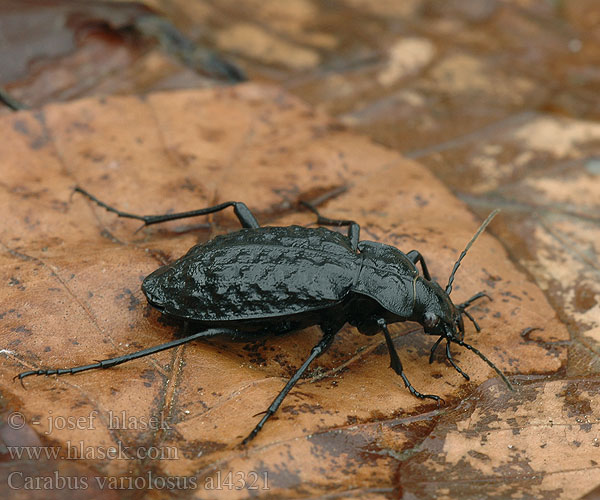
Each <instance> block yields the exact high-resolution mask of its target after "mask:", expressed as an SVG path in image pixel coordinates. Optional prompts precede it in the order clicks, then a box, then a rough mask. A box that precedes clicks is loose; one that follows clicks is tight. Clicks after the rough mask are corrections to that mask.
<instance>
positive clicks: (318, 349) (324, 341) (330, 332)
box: [242, 329, 339, 445]
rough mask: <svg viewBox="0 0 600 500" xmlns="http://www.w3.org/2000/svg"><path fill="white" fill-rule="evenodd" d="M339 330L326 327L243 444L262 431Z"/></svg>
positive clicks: (327, 347)
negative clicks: (317, 341) (307, 355)
mask: <svg viewBox="0 0 600 500" xmlns="http://www.w3.org/2000/svg"><path fill="white" fill-rule="evenodd" d="M338 330H339V329H326V333H325V334H324V335H323V338H321V340H320V341H319V343H318V344H317V345H316V346H314V347H313V348H312V351H311V352H310V356H309V357H308V358H307V359H306V361H305V362H304V363H302V366H301V367H300V368H298V370H297V371H296V373H294V375H293V376H292V378H291V379H289V380H288V382H287V384H285V387H284V388H283V389H282V390H281V392H280V393H279V394H278V395H277V397H276V398H275V399H274V400H273V402H272V403H271V405H270V406H269V408H267V410H266V411H265V412H264V416H263V417H262V418H261V420H260V422H258V424H257V425H256V427H255V428H254V429H253V430H252V432H251V433H250V434H249V435H248V437H247V438H246V439H244V440H243V441H242V445H246V444H248V442H250V441H251V440H252V439H254V438H255V437H256V435H257V434H258V433H259V432H260V430H261V429H262V428H263V426H264V425H265V422H266V421H267V420H268V419H269V418H270V417H271V415H273V414H274V413H275V412H276V411H277V408H279V406H280V405H281V403H282V402H283V400H284V399H285V397H286V396H287V394H288V393H289V392H290V391H291V390H292V388H293V387H294V386H295V385H296V383H297V382H298V380H300V377H301V376H302V374H303V373H304V372H305V371H306V369H307V368H308V366H309V365H310V364H311V363H312V362H313V361H314V360H315V358H317V357H319V356H320V355H321V354H323V353H324V352H325V351H326V350H327V349H329V346H330V345H331V343H332V342H333V339H334V338H335V334H336V333H337V332H338Z"/></svg>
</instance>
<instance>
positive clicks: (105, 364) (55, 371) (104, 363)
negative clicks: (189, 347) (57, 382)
mask: <svg viewBox="0 0 600 500" xmlns="http://www.w3.org/2000/svg"><path fill="white" fill-rule="evenodd" d="M232 332H235V330H231V329H229V328H211V329H209V330H204V331H202V332H199V333H195V334H194V335H190V336H189V337H184V338H181V339H176V340H172V341H171V342H167V343H166V344H160V345H157V346H154V347H149V348H148V349H143V350H141V351H137V352H132V353H129V354H124V355H123V356H118V357H116V358H110V359H103V360H101V361H97V362H96V363H91V364H89V365H82V366H74V367H72V368H51V369H41V370H30V371H26V372H22V373H19V374H18V375H17V376H16V377H14V378H15V379H16V378H18V379H19V380H21V381H22V380H23V379H24V378H25V377H29V376H30V375H65V374H67V373H70V374H74V373H80V372H85V371H88V370H93V369H95V368H110V367H111V366H115V365H120V364H121V363H125V362H127V361H132V360H134V359H138V358H141V357H144V356H150V355H151V354H155V353H157V352H160V351H164V350H166V349H171V348H172V347H177V346H179V345H181V344H185V343H187V342H191V341H192V340H196V339H198V338H200V337H211V336H213V335H220V334H224V333H226V334H231V333H232ZM21 383H22V382H21Z"/></svg>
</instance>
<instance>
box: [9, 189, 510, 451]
mask: <svg viewBox="0 0 600 500" xmlns="http://www.w3.org/2000/svg"><path fill="white" fill-rule="evenodd" d="M75 191H76V192H79V193H81V194H82V195H84V196H86V197H87V198H88V199H90V200H91V201H93V202H95V203H96V204H98V205H99V206H101V207H103V208H105V209H106V210H108V211H110V212H113V213H115V214H117V215H118V216H119V217H125V218H130V219H137V220H141V221H142V222H143V223H144V224H143V226H141V227H144V226H148V225H151V224H158V223H161V222H166V221H172V220H177V219H183V218H187V217H195V216H199V215H208V214H212V213H215V212H219V211H221V210H225V209H226V208H229V207H233V211H234V213H235V215H236V217H237V219H238V220H239V222H240V224H241V226H242V229H240V230H238V231H235V232H232V233H229V234H224V235H220V236H217V237H215V238H213V239H212V240H209V241H208V242H206V243H201V244H198V245H195V246H193V247H192V248H191V249H190V250H189V251H188V252H187V253H186V254H185V255H184V256H183V257H181V258H179V259H178V260H176V261H175V262H173V263H171V264H168V265H165V266H162V267H160V268H159V269H157V270H156V271H154V272H153V273H151V274H150V275H148V276H147V277H146V278H145V279H144V280H143V283H142V291H143V293H144V294H145V296H146V298H147V300H148V302H149V303H150V305H151V306H153V307H154V308H156V309H158V310H159V311H160V312H161V313H162V314H164V315H166V316H170V317H174V318H176V319H178V320H183V321H184V322H186V323H190V322H191V323H192V324H193V325H194V326H195V327H197V328H200V331H199V332H197V333H194V334H193V335H188V336H185V337H183V338H179V339H176V340H173V341H171V342H167V343H165V344H161V345H158V346H154V347H150V348H147V349H143V350H141V351H137V352H134V353H130V354H125V355H123V356H119V357H116V358H110V359H105V360H102V361H97V362H95V363H92V364H88V365H82V366H76V367H72V368H56V369H38V370H30V371H25V372H22V373H20V374H18V375H17V376H16V377H15V378H19V379H20V380H21V382H22V380H23V378H25V377H28V376H31V375H64V374H67V373H70V374H75V373H79V372H83V371H87V370H92V369H95V368H109V367H112V366H115V365H118V364H121V363H125V362H126V361H131V360H133V359H137V358H141V357H143V356H148V355H151V354H154V353H157V352H160V351H163V350H165V349H170V348H172V347H176V346H179V345H181V344H184V343H186V342H190V341H192V340H195V339H198V338H201V337H210V336H214V335H222V334H225V335H231V336H238V335H240V334H241V333H246V334H248V333H249V334H254V333H261V332H271V333H285V332H289V331H293V330H300V329H303V328H306V327H308V326H311V325H318V326H319V327H320V328H321V330H322V332H323V336H322V338H321V339H320V340H319V342H318V343H317V344H316V345H315V346H314V347H313V348H312V350H311V352H310V355H309V356H308V358H307V359H306V360H305V361H304V363H303V364H302V365H301V366H300V367H299V368H298V369H297V371H296V372H295V373H294V375H293V376H292V377H291V378H290V380H289V381H288V382H287V383H286V385H285V386H284V388H283V389H282V390H281V392H280V393H279V394H278V395H277V397H276V398H275V399H274V400H273V402H272V403H271V405H270V406H269V408H268V409H267V410H266V411H265V412H263V413H264V415H263V417H262V418H261V420H260V421H259V422H258V424H256V426H255V427H254V429H253V430H252V432H251V433H250V434H249V435H248V437H246V439H244V441H243V442H242V444H247V443H248V442H249V441H250V440H251V439H253V438H254V437H255V436H256V435H257V434H258V432H259V431H260V430H261V429H262V428H263V426H264V424H265V422H266V421H267V420H268V419H269V418H270V417H271V415H273V414H274V413H275V412H276V411H277V409H278V408H279V406H280V405H281V403H282V401H283V399H284V398H285V397H286V395H287V394H288V393H289V392H290V390H291V389H292V388H293V387H294V385H295V384H296V383H297V382H298V380H299V379H300V377H301V376H302V374H303V373H304V372H305V371H306V369H307V368H308V366H309V365H310V364H311V363H312V362H313V361H314V360H315V358H317V357H318V356H320V355H321V354H323V353H324V352H325V351H326V350H327V349H328V348H329V347H330V346H331V344H332V342H333V340H334V338H335V335H336V334H337V333H338V332H339V331H340V330H341V328H342V327H343V326H344V325H345V324H346V323H349V324H350V325H352V326H354V327H356V328H357V329H358V331H359V332H360V333H362V334H365V335H375V334H376V333H378V332H383V335H384V337H385V342H386V345H387V348H388V351H389V355H390V367H391V368H392V369H393V370H394V371H395V372H396V373H397V374H398V375H399V376H400V377H401V378H402V380H403V381H404V385H405V386H406V387H407V388H408V390H409V391H410V392H411V393H412V394H413V395H414V396H416V397H418V398H421V399H432V400H434V401H437V402H438V403H439V402H440V401H442V399H441V398H440V397H439V396H436V395H434V394H423V393H421V392H419V391H417V390H416V389H415V388H414V387H413V386H412V384H411V383H410V382H409V380H408V378H407V377H406V375H405V374H404V370H403V368H402V363H401V361H400V357H399V356H398V353H397V351H396V348H395V346H394V344H393V341H392V337H391V335H390V332H389V329H388V325H389V324H391V323H396V322H401V321H413V322H417V323H419V324H421V325H422V326H423V329H424V331H425V333H426V334H429V335H435V336H438V337H439V338H438V339H437V341H436V342H435V343H434V344H433V346H432V348H431V354H430V356H429V362H430V363H431V362H432V361H433V359H434V353H435V351H436V349H437V347H438V346H439V344H440V342H442V341H444V340H445V341H446V358H447V360H448V361H449V363H450V364H451V365H452V366H453V367H454V369H456V370H457V371H458V372H459V373H460V374H461V375H462V376H463V377H464V378H465V379H467V380H469V376H468V375H467V374H466V373H465V372H464V371H463V370H462V369H461V368H460V367H459V366H458V365H457V364H456V362H455V361H454V359H453V358H452V354H451V351H450V345H451V344H452V343H454V344H458V345H460V346H462V347H465V348H466V349H469V350H471V351H472V352H474V353H475V354H476V355H477V356H479V357H480V358H481V359H482V360H483V361H485V362H486V363H487V364H488V365H489V366H490V367H491V368H493V369H494V370H495V371H496V373H497V374H498V375H499V376H500V377H501V378H502V380H503V381H504V382H505V383H506V385H507V386H508V387H509V388H510V389H512V386H511V384H510V382H509V381H508V379H507V378H506V376H505V375H504V374H503V373H502V372H501V371H500V369H499V368H497V367H496V365H494V364H493V363H492V362H491V361H490V360H489V359H488V358H487V357H486V356H484V355H483V354H482V353H481V352H480V351H479V350H478V349H476V348H475V347H473V346H471V345H470V344H467V343H466V342H464V333H465V328H464V323H463V315H464V316H467V318H468V319H470V320H471V321H472V322H473V324H474V326H475V328H476V330H477V331H480V327H479V325H478V324H477V322H476V321H475V319H474V318H473V317H472V315H471V314H469V312H468V311H467V307H468V306H470V305H471V304H472V303H473V302H474V301H476V300H478V299H480V298H482V297H488V296H487V294H485V293H484V292H479V293H477V294H475V295H474V296H472V297H471V298H470V299H468V300H467V301H465V302H462V303H459V304H454V303H453V302H452V300H451V299H450V293H451V291H452V283H453V281H454V275H455V274H456V271H457V270H458V268H459V266H460V263H461V261H462V259H463V258H464V257H465V255H466V254H467V251H468V250H469V248H470V247H471V245H472V244H473V243H474V242H475V240H476V239H477V237H478V236H479V235H480V234H481V232H482V231H483V230H484V229H485V228H486V226H487V225H488V224H489V223H490V222H491V220H492V218H493V217H494V216H495V215H496V213H497V212H498V211H497V210H496V211H494V212H492V213H491V214H490V215H489V216H488V218H487V219H486V220H485V221H484V222H483V224H482V225H481V226H480V228H479V229H478V230H477V232H476V233H475V235H474V236H473V237H472V239H471V241H470V242H469V243H468V244H467V246H466V248H465V249H464V250H463V252H462V253H461V254H460V256H459V258H458V260H457V261H456V263H455V264H454V268H453V269H452V272H451V274H450V278H449V279H448V284H447V285H446V287H445V288H442V287H441V286H440V285H439V284H438V283H437V282H436V281H434V280H433V279H432V278H431V275H430V274H429V270H428V268H427V264H426V262H425V259H424V258H423V256H422V255H421V253H420V252H418V251H417V250H412V251H410V252H408V253H406V254H405V253H403V252H401V251H400V250H398V249H397V248H395V247H393V246H390V245H386V244H383V243H378V242H373V241H364V240H363V241H361V240H360V238H359V235H360V226H359V225H358V224H357V223H356V222H355V221H353V220H342V219H330V218H327V217H324V216H322V215H321V214H320V213H319V211H318V210H317V209H316V208H315V206H314V205H313V204H311V203H308V202H301V203H302V204H303V205H304V206H305V207H306V208H308V209H309V210H311V211H312V212H314V213H315V215H316V216H317V224H318V225H319V226H339V227H342V226H347V228H348V229H347V234H346V235H343V234H341V233H339V232H337V231H334V230H331V229H328V228H326V227H317V228H305V227H302V226H287V227H261V226H260V225H259V224H258V221H257V220H256V218H255V217H254V215H253V214H252V212H251V211H250V210H249V209H248V207H247V206H246V205H245V204H244V203H241V202H232V201H231V202H225V203H221V204H219V205H215V206H212V207H208V208H204V209H200V210H194V211H189V212H181V213H175V214H165V215H136V214H130V213H127V212H122V211H120V210H117V209H116V208H113V207H112V206H110V205H107V204H106V203H104V202H102V201H100V200H99V199H98V198H96V197H95V196H93V195H91V194H90V193H88V192H87V191H85V190H84V189H82V188H80V187H76V188H75ZM417 263H419V264H420V266H421V269H422V273H419V271H418V269H417ZM488 298H489V297H488Z"/></svg>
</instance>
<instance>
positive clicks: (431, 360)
mask: <svg viewBox="0 0 600 500" xmlns="http://www.w3.org/2000/svg"><path fill="white" fill-rule="evenodd" d="M445 338H446V337H444V336H443V335H442V336H441V337H440V338H439V339H437V340H436V341H435V344H433V345H432V346H431V352H430V353H429V364H431V363H433V357H434V356H435V351H436V349H437V348H438V346H439V345H440V342H441V341H442V340H443V339H445Z"/></svg>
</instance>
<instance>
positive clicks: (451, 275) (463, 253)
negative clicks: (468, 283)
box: [446, 208, 500, 295]
mask: <svg viewBox="0 0 600 500" xmlns="http://www.w3.org/2000/svg"><path fill="white" fill-rule="evenodd" d="M498 212H500V209H499V208H497V209H496V210H494V211H493V212H492V213H491V214H490V215H488V216H487V219H485V220H484V221H483V224H481V226H479V229H478V230H477V232H476V233H475V235H474V236H473V237H472V238H471V241H469V243H467V246H466V247H465V249H464V250H463V251H462V252H461V254H460V255H459V257H458V260H457V261H456V264H454V268H453V269H452V272H451V273H450V278H448V284H447V285H446V295H450V292H452V283H453V282H454V275H455V274H456V271H457V270H458V268H459V267H460V262H461V261H462V260H463V259H464V257H465V255H467V252H468V251H469V248H471V246H472V245H473V243H475V240H476V239H477V237H478V236H479V235H480V234H481V233H482V232H483V231H484V229H485V228H486V227H487V226H488V224H489V223H490V222H492V219H493V218H494V217H496V215H497V214H498Z"/></svg>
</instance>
